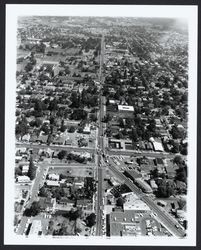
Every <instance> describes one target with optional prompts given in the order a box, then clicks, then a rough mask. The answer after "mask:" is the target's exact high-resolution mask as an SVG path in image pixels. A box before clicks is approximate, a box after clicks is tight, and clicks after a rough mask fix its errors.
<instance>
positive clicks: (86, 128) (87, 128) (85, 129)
mask: <svg viewBox="0 0 201 250" xmlns="http://www.w3.org/2000/svg"><path fill="white" fill-rule="evenodd" d="M83 131H84V132H90V125H89V124H86V125H85V127H84V129H83Z"/></svg>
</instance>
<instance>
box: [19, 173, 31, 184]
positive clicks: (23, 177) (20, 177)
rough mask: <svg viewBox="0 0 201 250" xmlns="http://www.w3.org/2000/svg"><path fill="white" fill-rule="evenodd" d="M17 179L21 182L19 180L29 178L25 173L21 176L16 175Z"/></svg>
mask: <svg viewBox="0 0 201 250" xmlns="http://www.w3.org/2000/svg"><path fill="white" fill-rule="evenodd" d="M17 180H18V182H21V181H30V178H29V177H28V176H26V175H22V176H18V177H17Z"/></svg>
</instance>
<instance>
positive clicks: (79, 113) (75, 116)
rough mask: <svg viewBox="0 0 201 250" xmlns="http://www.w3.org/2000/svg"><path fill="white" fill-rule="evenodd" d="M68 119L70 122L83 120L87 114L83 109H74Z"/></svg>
mask: <svg viewBox="0 0 201 250" xmlns="http://www.w3.org/2000/svg"><path fill="white" fill-rule="evenodd" d="M70 118H71V119H72V120H85V119H86V118H87V112H86V111H85V110H83V109H75V110H73V113H72V114H71V116H70Z"/></svg>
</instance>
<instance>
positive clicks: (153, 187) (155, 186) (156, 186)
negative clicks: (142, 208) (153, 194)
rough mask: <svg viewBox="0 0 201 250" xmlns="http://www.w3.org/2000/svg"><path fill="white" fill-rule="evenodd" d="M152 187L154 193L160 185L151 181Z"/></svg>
mask: <svg viewBox="0 0 201 250" xmlns="http://www.w3.org/2000/svg"><path fill="white" fill-rule="evenodd" d="M150 185H151V188H152V190H153V191H156V190H157V189H158V185H157V184H156V182H155V180H154V179H152V180H150Z"/></svg>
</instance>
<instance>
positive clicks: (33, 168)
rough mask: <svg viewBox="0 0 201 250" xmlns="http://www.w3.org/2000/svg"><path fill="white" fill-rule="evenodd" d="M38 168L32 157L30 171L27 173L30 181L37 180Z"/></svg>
mask: <svg viewBox="0 0 201 250" xmlns="http://www.w3.org/2000/svg"><path fill="white" fill-rule="evenodd" d="M36 169H37V168H36V166H35V165H34V163H33V158H32V157H30V160H29V170H28V173H27V176H28V177H29V178H30V180H33V179H35V177H36Z"/></svg>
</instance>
